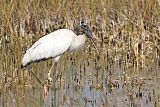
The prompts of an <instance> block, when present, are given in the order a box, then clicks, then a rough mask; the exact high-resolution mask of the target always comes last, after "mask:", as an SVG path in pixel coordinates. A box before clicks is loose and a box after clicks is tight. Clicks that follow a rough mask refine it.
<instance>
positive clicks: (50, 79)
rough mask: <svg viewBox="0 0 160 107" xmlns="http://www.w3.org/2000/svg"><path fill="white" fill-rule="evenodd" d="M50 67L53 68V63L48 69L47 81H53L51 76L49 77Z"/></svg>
mask: <svg viewBox="0 0 160 107" xmlns="http://www.w3.org/2000/svg"><path fill="white" fill-rule="evenodd" d="M52 68H53V64H52V66H51V68H50V69H49V71H48V78H47V80H48V81H49V83H50V82H52V81H53V80H52V78H51V71H52Z"/></svg>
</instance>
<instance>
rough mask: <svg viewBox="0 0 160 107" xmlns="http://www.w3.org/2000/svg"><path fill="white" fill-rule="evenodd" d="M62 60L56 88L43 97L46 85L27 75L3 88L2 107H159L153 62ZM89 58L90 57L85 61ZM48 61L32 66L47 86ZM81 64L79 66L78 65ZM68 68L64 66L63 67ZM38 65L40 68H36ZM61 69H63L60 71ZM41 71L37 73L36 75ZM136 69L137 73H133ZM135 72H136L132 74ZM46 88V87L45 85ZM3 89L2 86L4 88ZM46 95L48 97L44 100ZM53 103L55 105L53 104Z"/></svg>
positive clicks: (0, 97)
mask: <svg viewBox="0 0 160 107" xmlns="http://www.w3.org/2000/svg"><path fill="white" fill-rule="evenodd" d="M75 57H79V55H78V56H74V57H73V59H75V60H68V61H67V63H64V62H65V61H64V62H63V60H65V59H66V58H64V59H62V60H61V65H60V64H59V69H58V70H61V76H60V78H59V79H58V80H57V84H58V86H57V89H56V90H54V88H53V86H52V84H53V83H51V85H50V86H48V87H49V89H48V91H47V92H48V94H47V95H44V88H43V86H42V85H41V84H40V83H39V82H38V81H37V79H35V77H34V76H32V74H28V73H27V72H24V73H26V74H27V76H26V78H22V80H24V81H27V82H26V83H24V84H18V83H17V82H16V79H15V80H14V81H12V82H11V81H9V79H8V78H7V80H6V81H7V82H6V84H5V85H3V86H4V87H5V88H3V90H1V93H0V107H40V106H41V107H54V106H57V107H159V106H160V105H159V94H160V93H159V90H160V89H159V74H158V72H159V66H158V63H157V62H155V63H152V64H151V65H150V66H148V67H145V68H143V69H142V68H141V69H139V68H138V70H139V72H136V70H137V67H135V66H134V65H132V64H130V66H129V63H126V62H125V61H124V62H123V61H121V60H120V59H114V58H112V57H111V58H110V59H109V58H108V59H107V60H106V59H105V58H104V60H103V58H101V59H100V60H97V59H95V58H92V57H89V55H88V56H84V57H80V58H79V60H78V61H76V60H77V59H76V58H75ZM86 57H88V58H87V59H86ZM45 63H46V62H42V63H39V64H33V66H31V70H32V71H33V72H35V73H36V75H37V77H38V78H39V79H40V81H42V82H43V83H45V79H46V76H47V71H46V70H44V69H45V67H46V66H48V68H49V67H50V65H49V64H48V65H46V64H45ZM77 63H78V64H77ZM63 65H64V66H65V67H64V66H63ZM37 66H39V69H35V68H37ZM61 67H62V68H63V67H64V69H61ZM36 70H38V72H36ZM134 70H135V71H134ZM133 71H134V72H133ZM45 85H47V84H46V83H45ZM1 89H2V87H1ZM44 96H45V98H44ZM54 101H55V102H56V103H54Z"/></svg>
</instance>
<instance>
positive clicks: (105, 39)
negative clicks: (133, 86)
mask: <svg viewBox="0 0 160 107" xmlns="http://www.w3.org/2000/svg"><path fill="white" fill-rule="evenodd" d="M82 18H85V19H86V20H88V24H89V26H90V27H91V30H92V32H93V34H94V37H95V38H96V41H97V46H98V48H99V50H100V52H101V53H100V58H98V57H97V56H96V53H95V51H94V48H92V46H91V44H90V43H89V42H87V45H85V47H84V48H83V49H81V51H78V52H73V53H71V54H68V53H65V54H64V56H62V58H61V60H60V63H61V65H60V67H59V70H60V72H61V76H62V77H63V76H64V75H65V73H64V71H65V72H68V75H70V76H67V77H68V78H69V79H68V80H67V81H68V82H69V83H71V82H72V80H73V74H74V71H79V72H83V73H84V74H83V76H84V77H83V78H87V76H86V73H85V72H87V71H86V70H87V68H86V67H87V66H92V67H94V69H95V73H93V75H92V76H93V77H94V76H95V77H96V78H97V82H96V83H95V84H99V82H100V81H101V79H102V78H105V76H103V75H106V72H109V74H112V72H111V71H114V70H115V69H116V66H117V65H118V66H119V67H120V68H121V69H122V71H123V72H122V74H123V77H124V81H125V80H126V81H127V78H132V77H133V78H134V77H143V78H145V79H153V78H157V79H156V80H157V81H156V82H157V84H159V76H160V75H159V73H160V72H159V71H160V36H159V34H160V2H159V0H91V1H87V0H76V1H74V0H26V1H22V0H1V1H0V49H1V51H0V63H1V64H0V77H1V79H0V90H1V91H0V92H1V96H4V97H2V98H4V101H8V100H7V97H5V94H4V93H6V92H8V90H11V89H15V91H16V93H18V92H19V91H18V90H21V88H22V87H23V88H22V93H20V94H22V95H20V96H21V97H23V94H24V93H25V91H26V89H25V87H26V85H27V86H28V85H29V86H31V87H36V86H39V83H38V82H37V80H36V79H35V78H33V76H32V75H29V74H28V72H24V71H25V69H21V68H20V65H21V60H22V56H23V55H24V53H25V51H26V50H27V49H28V48H29V47H30V46H31V45H32V44H33V43H34V42H35V41H37V40H38V39H39V38H40V37H42V36H44V35H46V34H48V33H50V32H52V31H55V30H57V29H60V28H69V29H72V30H73V23H74V20H80V19H82ZM66 60H67V61H66ZM117 62H118V63H117ZM51 64H52V61H51V60H48V61H47V62H39V63H38V64H32V66H31V67H30V68H29V69H30V70H32V71H34V73H35V75H37V77H39V78H41V79H42V81H44V80H45V79H46V76H47V72H48V70H49V68H50V66H51ZM111 69H112V70H111ZM69 71H71V72H69ZM100 74H101V75H100ZM82 80H83V79H82V74H81V76H80V81H79V82H77V83H78V84H80V83H83V82H84V81H82ZM97 86H99V85H97ZM158 86H159V85H158ZM17 87H19V88H17ZM111 87H112V85H111ZM158 90H160V88H159V89H158ZM159 95H160V93H159V92H158V96H159ZM21 97H20V98H17V100H16V102H17V104H19V105H18V106H20V107H22V106H24V105H21V103H19V102H20V101H21V100H23V98H22V99H21ZM37 98H38V97H37ZM41 98H42V96H41ZM156 101H157V105H160V102H159V97H157V100H156ZM77 103H79V102H77ZM1 105H2V106H7V105H6V104H5V103H3V104H1ZM31 105H32V106H33V105H36V104H35V103H34V102H32V104H31ZM15 106H16V105H15ZM37 106H38V104H37ZM157 107H158V106H157Z"/></svg>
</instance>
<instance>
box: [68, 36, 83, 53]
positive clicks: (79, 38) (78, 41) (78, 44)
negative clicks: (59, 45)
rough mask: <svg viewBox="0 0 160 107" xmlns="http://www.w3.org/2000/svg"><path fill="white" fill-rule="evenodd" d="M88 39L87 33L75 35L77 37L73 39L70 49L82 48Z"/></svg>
mask: <svg viewBox="0 0 160 107" xmlns="http://www.w3.org/2000/svg"><path fill="white" fill-rule="evenodd" d="M85 41H86V36H85V35H78V36H75V38H74V39H73V41H72V43H71V45H70V48H69V50H70V51H73V50H78V49H79V48H81V47H82V46H83V45H84V44H85Z"/></svg>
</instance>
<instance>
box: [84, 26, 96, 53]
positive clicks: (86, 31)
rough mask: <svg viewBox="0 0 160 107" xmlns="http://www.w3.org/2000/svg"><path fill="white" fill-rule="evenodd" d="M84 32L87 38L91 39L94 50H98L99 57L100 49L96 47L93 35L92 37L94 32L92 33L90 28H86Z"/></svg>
mask: <svg viewBox="0 0 160 107" xmlns="http://www.w3.org/2000/svg"><path fill="white" fill-rule="evenodd" d="M84 32H85V34H86V35H87V37H88V38H89V40H90V41H91V42H92V44H93V46H94V48H95V49H96V52H97V54H98V56H99V51H98V48H97V46H96V42H95V40H94V38H93V35H92V32H91V30H90V29H89V27H88V26H86V28H85V29H84Z"/></svg>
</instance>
